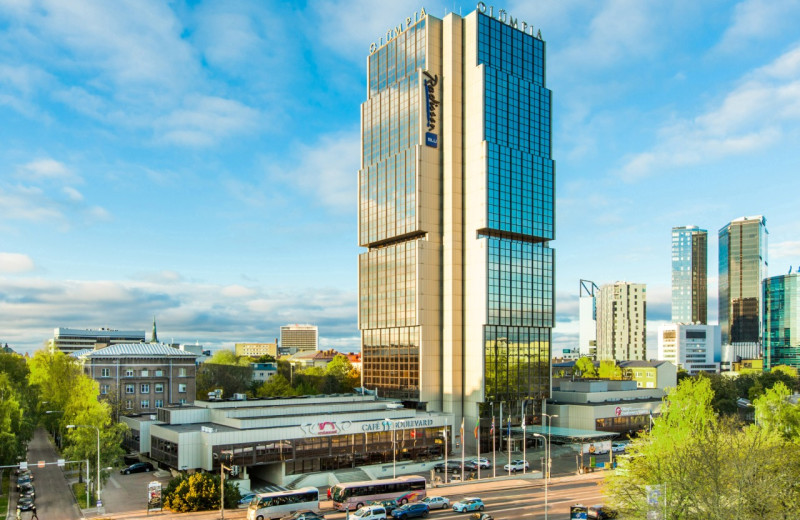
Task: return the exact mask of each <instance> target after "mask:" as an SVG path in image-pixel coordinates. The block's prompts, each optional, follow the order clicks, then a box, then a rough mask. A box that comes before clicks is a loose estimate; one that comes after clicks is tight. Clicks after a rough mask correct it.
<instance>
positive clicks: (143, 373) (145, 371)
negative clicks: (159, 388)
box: [142, 368, 150, 377]
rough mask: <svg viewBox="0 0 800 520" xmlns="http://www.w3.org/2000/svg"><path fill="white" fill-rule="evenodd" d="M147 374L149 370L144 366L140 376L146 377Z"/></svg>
mask: <svg viewBox="0 0 800 520" xmlns="http://www.w3.org/2000/svg"><path fill="white" fill-rule="evenodd" d="M149 375H150V371H149V370H147V369H146V368H145V369H144V370H142V377H148V376H149Z"/></svg>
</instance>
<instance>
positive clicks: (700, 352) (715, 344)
mask: <svg viewBox="0 0 800 520" xmlns="http://www.w3.org/2000/svg"><path fill="white" fill-rule="evenodd" d="M721 355H722V351H721V347H720V334H719V326H718V325H699V324H691V323H689V324H686V323H668V324H665V325H662V326H660V327H659V328H658V359H660V360H662V361H669V362H671V363H673V364H675V365H677V366H678V367H679V368H683V369H684V370H686V371H687V372H689V374H690V375H693V376H694V375H697V374H698V373H700V372H710V373H719V371H720V359H721Z"/></svg>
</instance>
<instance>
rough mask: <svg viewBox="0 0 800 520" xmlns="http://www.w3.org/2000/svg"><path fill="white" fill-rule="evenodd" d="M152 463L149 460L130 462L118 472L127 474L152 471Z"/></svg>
mask: <svg viewBox="0 0 800 520" xmlns="http://www.w3.org/2000/svg"><path fill="white" fill-rule="evenodd" d="M153 470H154V468H153V465H152V464H150V463H149V462H137V463H136V464H131V465H130V466H128V467H127V468H122V469H121V470H120V471H119V472H120V473H122V474H123V475H129V474H131V473H142V472H149V471H153Z"/></svg>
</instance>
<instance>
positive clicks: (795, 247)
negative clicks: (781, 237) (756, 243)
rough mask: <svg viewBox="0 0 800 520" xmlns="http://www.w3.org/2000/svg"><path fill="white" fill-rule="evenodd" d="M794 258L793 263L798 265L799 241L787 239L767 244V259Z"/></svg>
mask: <svg viewBox="0 0 800 520" xmlns="http://www.w3.org/2000/svg"><path fill="white" fill-rule="evenodd" d="M784 258H787V259H789V260H794V261H795V265H797V266H800V241H799V240H788V241H784V242H773V243H771V244H769V260H770V263H772V261H773V260H778V259H784Z"/></svg>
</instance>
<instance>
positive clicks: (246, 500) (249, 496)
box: [239, 493, 256, 508]
mask: <svg viewBox="0 0 800 520" xmlns="http://www.w3.org/2000/svg"><path fill="white" fill-rule="evenodd" d="M255 496H256V494H255V493H245V494H244V495H242V498H240V499H239V507H240V508H244V507H247V506H249V505H250V502H251V501H252V500H253V498H254V497H255Z"/></svg>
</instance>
